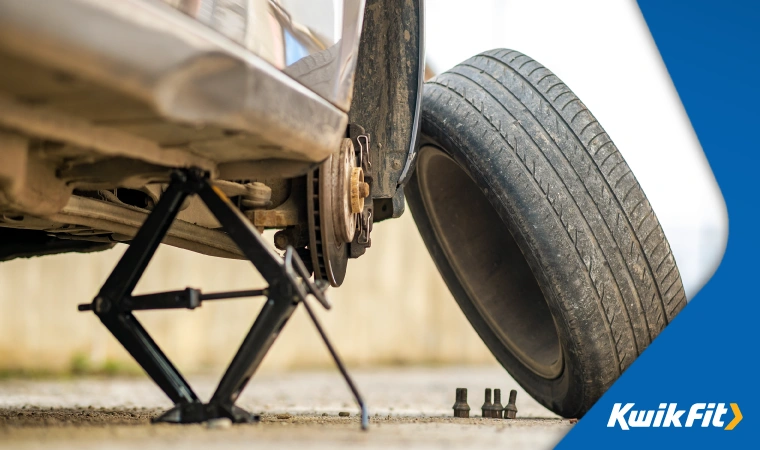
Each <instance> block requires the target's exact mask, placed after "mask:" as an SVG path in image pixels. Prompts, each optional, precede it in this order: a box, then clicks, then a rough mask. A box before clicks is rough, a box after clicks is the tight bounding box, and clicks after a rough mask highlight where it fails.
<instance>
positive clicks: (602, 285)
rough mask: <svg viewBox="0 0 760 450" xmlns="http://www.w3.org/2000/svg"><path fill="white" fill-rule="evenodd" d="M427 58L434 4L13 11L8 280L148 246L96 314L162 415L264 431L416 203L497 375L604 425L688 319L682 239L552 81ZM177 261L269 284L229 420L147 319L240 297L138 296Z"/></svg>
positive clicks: (493, 61) (7, 68) (529, 68)
mask: <svg viewBox="0 0 760 450" xmlns="http://www.w3.org/2000/svg"><path fill="white" fill-rule="evenodd" d="M424 48H425V45H424V4H423V0H406V1H380V0H366V1H363V0H342V1H341V0H215V1H214V0H121V1H96V0H58V1H56V2H48V1H44V0H0V67H2V70H1V71H0V161H1V163H0V212H1V214H0V261H2V260H10V259H14V258H22V257H30V256H42V255H49V254H55V253H64V252H94V251H100V250H105V249H109V248H111V247H113V246H114V245H115V244H116V243H127V244H130V247H129V249H128V250H127V252H126V253H125V255H124V256H123V257H122V259H121V261H120V262H119V264H118V265H117V267H116V268H115V269H114V272H113V273H112V275H111V276H110V277H109V279H108V281H106V283H105V284H104V286H103V288H102V289H101V291H100V293H99V294H98V296H96V298H95V299H94V300H93V301H92V303H90V304H85V305H83V306H82V307H81V309H82V310H93V311H94V312H95V313H96V314H97V315H98V317H99V318H100V319H101V321H103V323H104V325H105V326H106V327H108V328H109V330H110V331H111V332H112V333H113V334H114V335H115V336H116V338H117V339H119V341H120V342H121V343H122V344H123V345H124V346H125V347H126V348H127V350H128V351H129V352H130V353H131V354H132V356H133V357H135V359H136V360H137V362H138V363H139V364H140V365H141V366H142V367H143V368H144V369H145V370H146V372H147V373H148V374H149V375H150V376H151V377H152V378H153V379H154V381H156V382H157V383H158V385H159V386H160V387H161V388H162V389H163V390H164V392H166V393H167V395H168V396H169V397H170V398H171V399H172V400H173V401H174V402H175V403H176V404H177V406H176V407H175V408H174V409H173V410H171V411H169V412H167V413H166V414H165V415H163V416H161V417H160V418H159V420H163V421H169V422H198V421H205V420H209V419H213V418H217V417H228V418H231V419H233V420H235V421H246V420H249V419H250V418H251V416H250V415H249V414H248V413H245V412H244V411H242V410H240V408H237V407H236V406H234V402H235V400H236V399H237V396H238V395H239V393H240V391H241V390H242V389H243V388H244V387H245V385H246V383H247V382H248V380H249V379H250V378H251V376H252V375H253V373H254V372H255V370H256V368H257V367H258V363H259V362H260V361H261V358H263V356H264V354H266V352H267V351H268V349H269V347H270V346H271V344H272V342H273V341H274V339H275V338H276V336H277V333H278V332H279V329H281V327H282V326H283V325H284V323H285V322H286V321H287V320H288V318H289V317H290V314H291V313H292V310H293V309H294V308H295V307H296V306H297V305H298V304H304V305H306V307H307V308H308V303H307V302H306V297H307V296H308V295H309V294H313V295H314V296H315V297H317V299H318V300H319V301H320V302H321V303H322V304H323V305H325V306H328V302H327V300H326V299H325V298H324V295H323V290H324V287H325V286H327V285H331V286H335V287H338V286H340V285H341V284H342V283H343V281H344V279H345V277H346V275H347V273H348V266H349V262H350V261H351V260H352V259H355V258H360V257H362V256H363V255H364V254H365V253H366V252H367V251H371V250H369V248H370V247H371V245H372V229H373V224H374V223H377V222H381V221H384V220H388V219H394V218H398V217H399V216H401V215H402V214H403V213H404V210H405V207H406V205H408V206H409V209H410V210H411V214H412V216H413V218H414V220H415V222H416V224H417V227H418V229H419V232H420V234H421V235H422V238H423V240H424V242H425V244H426V246H427V248H428V250H429V252H430V254H431V256H432V258H433V260H434V261H435V264H436V266H437V268H438V270H439V272H440V274H441V276H442V278H443V279H444V281H445V282H446V284H447V286H448V288H449V289H450V290H451V292H452V294H453V296H454V298H455V299H456V301H457V303H458V304H459V306H460V307H461V309H462V311H463V313H464V314H465V316H466V317H467V318H468V320H469V321H470V323H471V324H472V326H473V327H474V329H475V330H476V331H477V333H478V334H479V336H480V337H481V338H482V340H483V341H484V343H485V344H486V345H487V346H488V348H489V349H490V351H491V352H492V353H493V354H494V356H495V357H496V359H497V360H498V361H499V362H500V363H501V364H502V365H503V366H504V368H505V369H506V370H507V371H508V372H509V373H510V374H511V375H512V376H513V377H514V378H515V380H516V381H517V382H518V383H519V384H520V385H521V386H522V387H523V388H524V389H525V390H526V391H527V392H528V393H529V394H530V395H532V396H533V397H534V398H535V399H536V400H537V401H538V402H540V403H541V404H542V405H544V406H546V407H547V408H548V409H550V410H551V411H553V412H555V413H557V414H559V415H561V416H564V417H581V416H583V414H585V412H587V411H588V410H589V409H590V408H591V406H592V405H593V404H594V402H596V400H597V399H599V397H600V396H601V395H602V394H603V393H604V392H605V391H606V390H607V389H608V388H609V387H610V386H611V384H612V383H613V382H614V381H615V380H616V379H617V378H618V377H619V376H620V375H621V374H622V373H623V372H624V371H625V370H626V369H627V368H628V367H629V366H630V365H631V363H632V362H633V361H634V360H635V359H636V357H637V356H638V355H640V354H641V352H642V351H644V349H645V348H646V347H647V346H648V345H649V344H650V343H651V342H652V340H653V339H655V338H656V337H657V335H658V334H659V333H660V332H661V331H662V330H663V329H664V327H665V326H666V325H667V324H668V323H669V322H670V321H672V320H673V318H674V317H675V316H676V314H678V312H679V311H680V310H681V309H682V308H683V307H684V306H685V304H686V296H685V293H684V289H683V285H682V283H681V279H680V275H679V272H678V268H677V266H676V262H675V259H674V257H673V254H672V252H671V250H670V247H669V245H668V242H667V239H666V237H665V234H664V232H663V230H662V227H661V226H660V224H659V222H658V220H657V217H656V215H655V212H654V211H653V209H652V207H651V205H650V204H649V202H648V201H647V198H646V195H645V194H644V192H643V190H642V189H641V186H640V185H639V184H638V182H637V180H636V178H635V176H634V174H633V173H632V172H631V170H630V168H629V167H628V165H627V164H626V162H625V160H624V158H623V156H622V155H621V153H620V152H619V151H618V149H617V147H616V146H615V144H614V143H613V142H612V140H611V139H610V137H609V136H608V135H607V133H606V132H605V131H604V129H603V128H602V126H601V124H599V122H598V121H597V120H596V119H595V118H594V116H593V115H592V113H591V112H590V111H589V110H588V109H587V108H586V106H585V105H584V104H583V102H582V101H581V100H580V99H579V98H578V97H577V96H576V95H575V94H574V93H573V92H572V91H571V90H570V88H569V87H568V86H567V85H565V84H564V83H563V82H562V81H561V80H560V79H559V78H558V77H557V76H556V75H554V74H553V73H552V72H551V71H550V70H549V69H548V68H546V67H544V66H543V65H541V64H540V63H539V62H537V61H535V60H534V59H532V58H530V57H529V56H527V55H524V54H522V53H520V52H518V51H515V50H509V49H495V50H490V51H486V52H483V53H481V54H478V55H475V56H473V57H472V58H470V59H468V60H466V61H464V62H462V63H461V64H459V65H457V66H455V67H453V68H452V69H449V70H447V71H446V72H443V73H441V74H438V75H436V76H434V77H432V78H431V79H430V80H428V81H427V82H426V83H425V82H424V78H425V57H424ZM264 230H277V231H276V233H275V234H274V239H273V241H274V242H273V244H274V246H275V247H276V248H277V249H279V250H280V251H281V252H284V256H283V254H281V253H277V252H275V251H274V250H273V249H272V248H271V246H270V244H269V243H265V242H264V240H263V238H262V237H261V233H262V232H263V231H264ZM159 243H164V244H167V245H172V246H176V247H180V248H184V249H187V250H190V251H194V252H199V253H203V254H207V255H212V256H217V257H224V258H238V259H248V260H250V261H252V262H253V263H254V265H255V266H256V267H257V269H258V270H259V271H261V272H262V275H264V277H265V278H266V279H267V281H268V282H269V284H270V286H269V288H267V289H265V290H261V291H257V292H250V291H249V292H242V293H241V292H238V293H227V296H228V297H230V296H244V295H263V296H267V297H268V298H269V299H270V301H269V302H268V303H267V305H269V306H267V307H265V309H264V310H263V312H262V315H261V316H260V317H259V319H257V321H256V323H254V326H253V327H252V329H251V332H250V333H249V335H248V336H247V337H246V339H245V341H244V343H243V345H242V346H241V349H240V351H239V352H238V355H237V356H236V357H235V359H234V360H233V363H232V364H231V366H230V368H229V369H228V371H227V373H226V374H225V377H224V378H223V379H222V382H221V384H220V387H219V390H218V391H217V394H215V395H214V397H213V398H212V400H211V401H210V402H208V403H203V402H201V401H200V400H199V399H198V398H197V396H196V395H195V394H194V393H193V392H192V389H191V388H190V387H189V385H188V384H187V382H186V381H185V380H184V379H183V378H182V376H181V374H180V373H179V372H178V371H177V370H176V369H175V368H174V367H173V366H172V365H171V363H170V362H169V360H168V359H167V358H166V356H165V355H163V353H162V352H161V350H160V349H159V348H158V346H157V345H156V344H155V343H154V342H153V341H152V339H151V338H150V336H149V335H148V334H147V332H146V331H145V330H144V329H143V328H142V327H141V326H140V324H139V322H137V320H136V319H135V318H134V316H133V315H132V314H131V312H132V311H133V310H138V309H154V308H178V307H187V308H194V307H196V306H198V305H199V304H200V302H201V301H208V300H214V299H216V298H221V297H222V295H216V296H214V295H209V294H203V293H202V292H200V291H199V290H194V289H188V290H186V291H179V292H171V293H163V294H155V295H149V296H134V297H133V296H131V290H132V288H134V285H135V284H136V282H137V280H138V279H139V277H140V275H141V274H142V271H143V270H144V269H145V266H146V265H147V263H148V261H149V260H150V258H151V256H152V255H153V252H155V249H156V247H157V246H158V245H159ZM375 244H376V245H383V243H382V242H375ZM312 278H313V281H311V279H312ZM270 306H271V308H270V309H266V308H268V307H270ZM309 312H311V310H310V309H309ZM312 317H313V315H312ZM315 320H316V319H315ZM323 336H324V333H323ZM328 345H329V344H328ZM333 355H334V356H335V357H336V361H338V362H339V360H338V359H337V355H335V353H334V352H333ZM341 369H342V371H343V373H344V375H346V377H347V380H348V381H349V383H351V382H350V378H348V375H347V372H346V371H345V369H344V368H343V366H342V365H341ZM351 386H352V389H353V390H354V393H355V394H356V395H357V399H358V401H359V402H360V404H362V402H361V399H360V397H359V395H358V392H357V391H356V389H355V388H354V386H353V384H351ZM362 405H363V404H362ZM365 419H366V411H365Z"/></svg>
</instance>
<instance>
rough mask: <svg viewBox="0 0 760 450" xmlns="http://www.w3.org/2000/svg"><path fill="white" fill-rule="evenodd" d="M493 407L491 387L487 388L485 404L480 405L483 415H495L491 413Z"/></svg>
mask: <svg viewBox="0 0 760 450" xmlns="http://www.w3.org/2000/svg"><path fill="white" fill-rule="evenodd" d="M491 408H493V403H491V388H486V399H485V401H484V402H483V406H481V407H480V412H481V416H482V417H493V416H492V415H491V414H492V412H491Z"/></svg>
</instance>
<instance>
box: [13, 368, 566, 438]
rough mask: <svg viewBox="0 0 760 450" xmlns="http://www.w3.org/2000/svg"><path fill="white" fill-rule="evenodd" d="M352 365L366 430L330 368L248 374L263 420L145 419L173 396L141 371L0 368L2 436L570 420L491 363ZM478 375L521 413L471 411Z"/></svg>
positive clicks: (252, 403)
mask: <svg viewBox="0 0 760 450" xmlns="http://www.w3.org/2000/svg"><path fill="white" fill-rule="evenodd" d="M354 377H355V381H356V383H357V385H358V386H359V390H360V391H361V392H362V394H363V395H364V397H365V400H366V402H367V404H368V406H369V410H370V429H369V430H368V431H361V430H360V428H359V419H358V414H357V413H358V408H357V407H356V405H355V403H354V402H353V400H352V397H351V395H350V392H349V390H348V388H347V387H346V386H345V384H344V382H343V380H342V379H341V378H340V376H339V374H338V373H337V371H336V372H331V371H323V372H322V371H320V372H289V373H263V374H259V375H257V376H256V377H254V378H253V380H252V381H251V383H250V384H249V385H248V388H247V389H246V390H245V391H244V392H243V395H242V396H241V398H240V399H239V401H238V405H239V406H242V407H244V408H246V409H248V410H249V411H251V412H255V413H260V414H261V415H262V420H261V422H260V423H258V424H250V425H234V426H232V427H228V428H209V427H207V426H205V425H184V426H177V425H150V424H149V420H150V418H151V417H154V416H156V415H157V414H158V413H160V412H161V411H163V410H165V409H167V408H169V407H170V406H171V402H169V400H168V399H167V398H166V397H165V396H164V394H163V393H162V392H161V391H160V390H159V389H158V388H157V387H155V385H153V384H152V382H150V381H149V379H147V378H143V377H139V378H113V379H106V378H104V379H91V378H87V379H70V380H16V379H11V380H2V381H0V448H14V449H26V448H43V447H44V448H46V449H49V448H64V449H69V448H70V449H78V450H82V449H90V448H92V449H105V448H113V449H122V448H124V449H126V448H141V449H144V450H147V449H153V448H161V449H165V448H183V449H208V448H225V449H236V448H246V449H251V448H265V447H268V448H272V447H275V448H303V447H308V448H357V447H362V448H383V449H387V448H395V447H403V448H442V447H444V448H460V447H461V448H478V447H479V448H486V446H489V447H490V446H495V447H504V446H507V447H509V448H550V447H552V446H554V445H555V444H556V443H557V442H558V441H559V440H560V439H561V438H562V437H563V436H564V435H565V434H566V433H567V432H568V431H569V430H570V428H571V427H572V425H571V423H570V421H568V420H563V419H560V418H559V417H557V416H555V415H554V414H552V413H551V412H549V411H548V410H547V409H545V408H543V407H542V406H541V405H539V404H538V403H536V402H535V401H534V400H533V399H532V398H530V397H529V396H528V395H527V394H526V393H525V392H524V391H523V390H522V389H520V387H519V386H517V384H516V383H515V382H514V380H512V379H511V378H510V377H509V376H508V375H507V374H506V372H505V371H504V370H503V369H502V368H500V367H493V366H489V367H475V368H473V367H461V368H451V367H442V368H402V369H383V370H372V371H355V373H354ZM189 381H190V383H191V385H193V387H194V388H195V390H196V392H197V393H198V395H199V396H200V397H201V398H208V397H209V396H210V394H211V393H212V391H213V389H214V387H215V384H216V378H214V377H211V376H203V377H191V378H190V380H189ZM457 387H466V388H468V390H469V398H468V402H469V405H470V408H471V411H470V412H471V414H470V415H471V418H470V419H454V418H453V417H452V410H451V406H452V405H453V403H454V390H455V388H457ZM485 387H491V388H500V389H501V390H502V393H503V394H502V396H503V399H502V401H503V402H504V403H506V397H507V396H508V392H509V390H510V389H516V390H517V391H518V395H517V408H518V418H517V419H516V420H498V419H482V418H480V417H479V416H480V405H481V404H482V403H483V390H484V388H485ZM340 412H348V413H350V416H349V417H340V416H339V415H338V413H340ZM288 416H289V417H288Z"/></svg>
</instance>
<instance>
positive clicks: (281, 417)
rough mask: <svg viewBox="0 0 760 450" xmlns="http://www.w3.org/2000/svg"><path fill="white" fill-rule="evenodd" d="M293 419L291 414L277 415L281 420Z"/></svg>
mask: <svg viewBox="0 0 760 450" xmlns="http://www.w3.org/2000/svg"><path fill="white" fill-rule="evenodd" d="M291 417H293V416H291V415H290V414H277V418H278V419H280V420H285V419H290V418H291Z"/></svg>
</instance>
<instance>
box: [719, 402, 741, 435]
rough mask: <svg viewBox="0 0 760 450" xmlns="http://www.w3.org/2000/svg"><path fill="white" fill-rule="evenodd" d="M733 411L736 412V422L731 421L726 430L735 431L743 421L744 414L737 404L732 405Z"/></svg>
mask: <svg viewBox="0 0 760 450" xmlns="http://www.w3.org/2000/svg"><path fill="white" fill-rule="evenodd" d="M731 411H733V412H734V420H732V421H731V423H729V424H728V425H726V428H724V430H733V429H734V427H735V426H737V425H738V424H739V422H741V421H742V418H743V417H744V416H742V412H741V411H740V410H739V405H737V404H736V403H731Z"/></svg>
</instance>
